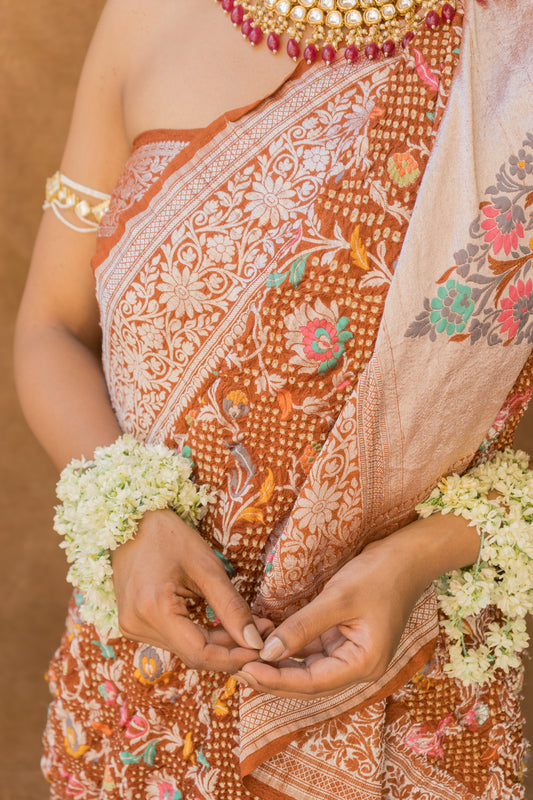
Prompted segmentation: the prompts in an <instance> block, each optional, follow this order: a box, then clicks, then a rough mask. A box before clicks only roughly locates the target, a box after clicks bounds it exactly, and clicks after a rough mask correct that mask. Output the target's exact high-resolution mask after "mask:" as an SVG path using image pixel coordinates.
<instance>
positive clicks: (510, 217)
mask: <svg viewBox="0 0 533 800" xmlns="http://www.w3.org/2000/svg"><path fill="white" fill-rule="evenodd" d="M481 211H482V213H483V214H484V215H485V217H486V219H485V220H483V222H482V223H481V227H482V228H483V230H485V231H487V233H486V234H485V236H484V239H485V241H486V242H492V250H493V252H494V255H495V256H497V255H498V253H499V252H500V250H501V249H502V247H503V250H504V252H505V255H506V256H508V255H509V253H510V252H511V248H512V249H513V250H516V248H517V247H518V239H519V238H520V239H523V238H524V227H523V223H524V222H525V214H524V212H523V210H522V209H521V208H520V206H518V205H513V204H512V203H511V201H510V200H509V198H508V197H498V198H497V200H495V201H494V204H493V205H486V206H484V207H483V208H482V209H481Z"/></svg>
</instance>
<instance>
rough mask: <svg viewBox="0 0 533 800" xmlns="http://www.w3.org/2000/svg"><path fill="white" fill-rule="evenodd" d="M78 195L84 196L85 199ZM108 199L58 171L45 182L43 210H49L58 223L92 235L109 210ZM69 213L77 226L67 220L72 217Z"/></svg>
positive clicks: (101, 193) (106, 196)
mask: <svg viewBox="0 0 533 800" xmlns="http://www.w3.org/2000/svg"><path fill="white" fill-rule="evenodd" d="M80 194H83V195H86V196H87V199H85V198H83V197H80ZM110 199H111V198H110V195H108V194H104V193H103V192H97V191H96V190H95V189H90V188H89V187H87V186H82V184H81V183H76V182H75V181H72V180H70V178H67V177H66V176H65V175H62V174H61V172H59V171H58V172H56V173H55V175H52V177H51V178H48V180H47V181H46V199H45V202H44V205H43V209H45V210H46V209H47V208H51V209H52V211H53V212H54V214H55V215H56V217H57V218H58V219H59V220H60V222H63V223H64V224H65V225H67V226H68V227H69V228H71V229H72V230H74V231H79V232H80V233H93V232H94V231H95V230H96V229H97V228H98V225H99V224H100V221H101V219H102V217H103V216H104V214H105V213H106V211H107V209H108V208H109V201H110ZM94 200H95V201H96V202H95V203H93V202H92V201H94ZM69 212H73V214H74V215H75V217H76V219H77V220H79V224H78V222H73V221H71V219H69V218H68V217H69V216H72V214H70V213H69Z"/></svg>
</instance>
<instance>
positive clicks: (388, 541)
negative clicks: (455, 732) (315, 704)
mask: <svg viewBox="0 0 533 800" xmlns="http://www.w3.org/2000/svg"><path fill="white" fill-rule="evenodd" d="M478 550H479V537H478V534H477V532H476V531H475V529H474V528H471V527H469V526H468V524H467V522H466V520H464V519H462V518H457V517H442V516H440V515H436V516H435V517H431V518H429V519H427V520H418V521H417V522H415V523H413V524H411V525H408V526H406V527H405V528H403V529H402V530H400V531H398V532H397V533H395V534H393V535H391V536H388V537H387V538H385V539H382V540H380V541H378V542H374V543H372V544H370V545H368V546H367V547H366V548H365V549H364V550H363V551H362V552H361V553H360V554H359V555H358V556H357V557H356V558H353V559H352V560H351V561H349V562H348V563H347V564H346V565H345V566H344V567H342V568H341V569H340V570H339V571H338V572H337V573H336V574H335V575H334V576H333V578H331V579H330V580H329V581H328V582H327V583H326V585H325V586H324V589H323V590H322V592H321V593H320V594H319V595H318V596H317V597H316V598H315V599H314V600H312V601H311V602H310V603H308V605H306V606H305V607H304V608H302V609H301V610H300V611H297V612H296V613H295V614H293V615H292V616H290V617H289V618H288V619H286V620H285V621H284V622H282V623H281V624H280V625H279V626H278V628H277V629H276V630H275V631H273V633H272V634H271V635H270V636H269V637H268V639H267V641H266V643H265V647H264V648H263V650H262V651H261V652H260V657H261V659H262V660H263V662H264V661H269V662H277V663H269V664H266V663H262V662H261V661H257V662H254V663H249V664H247V665H246V667H245V668H244V669H243V670H242V671H241V672H239V674H238V675H237V677H238V678H239V679H241V680H242V681H243V682H245V683H247V684H248V685H249V686H251V687H252V688H254V689H256V690H257V691H262V692H266V693H268V694H274V695H280V696H283V697H299V698H304V699H310V698H312V697H317V696H324V695H328V694H331V693H333V692H335V691H339V690H341V689H343V688H346V687H348V686H350V685H352V684H354V683H362V682H366V681H374V680H377V679H379V678H381V677H382V676H383V674H384V673H385V671H386V669H387V666H388V664H389V663H390V661H391V659H392V657H393V655H394V652H395V650H396V648H397V646H398V643H399V641H400V638H401V636H402V633H403V630H404V628H405V625H406V623H407V621H408V619H409V616H410V614H411V611H412V609H413V606H414V605H415V603H416V601H417V600H418V598H419V597H420V595H421V594H422V593H423V591H424V589H425V588H426V587H427V586H428V585H429V583H430V582H431V581H432V580H433V579H434V578H436V577H437V576H438V575H441V574H442V573H443V572H447V571H448V570H450V569H455V568H458V567H459V566H466V565H467V564H469V563H472V562H473V561H474V560H475V558H476V556H477V552H478ZM290 656H295V657H296V659H297V660H294V659H291V658H290Z"/></svg>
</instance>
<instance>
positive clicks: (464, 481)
mask: <svg viewBox="0 0 533 800" xmlns="http://www.w3.org/2000/svg"><path fill="white" fill-rule="evenodd" d="M528 465H529V456H528V455H527V454H526V453H524V452H522V451H516V452H515V451H513V450H512V449H511V448H507V449H506V450H505V451H503V452H499V453H496V454H495V455H494V456H493V457H492V458H491V459H490V460H489V461H486V462H485V463H483V464H480V465H479V466H477V467H475V468H473V469H471V470H469V471H468V472H467V473H466V474H465V475H463V476H459V475H457V474H454V475H450V476H449V477H446V478H443V479H442V480H441V481H440V482H439V484H438V486H437V487H436V488H435V489H434V490H433V491H432V493H431V494H430V495H429V497H428V498H427V500H425V501H424V502H423V503H420V504H419V505H418V506H417V507H416V510H417V512H418V514H419V515H420V516H421V517H429V516H430V515H431V514H434V513H435V512H440V513H442V514H450V513H453V514H456V515H460V516H463V517H465V518H466V519H468V520H471V524H472V525H475V526H476V527H477V530H478V532H479V534H480V537H481V547H480V553H479V557H478V560H477V561H476V563H475V564H473V565H472V566H470V567H467V568H464V569H459V570H454V571H453V572H449V573H447V574H446V575H443V576H442V577H441V578H440V579H439V580H438V581H436V582H435V586H436V591H437V599H438V602H439V606H440V608H441V610H442V611H443V613H444V614H445V616H446V619H445V621H444V623H443V627H444V629H445V631H446V633H447V635H448V636H449V638H450V639H451V640H452V642H453V644H451V646H450V661H449V663H448V664H447V665H446V667H445V670H446V671H447V672H448V673H449V674H451V675H452V676H453V677H456V678H458V679H460V680H461V681H463V682H464V683H467V684H470V683H484V682H485V681H486V680H487V679H488V678H490V677H491V675H492V674H493V673H494V671H495V670H496V669H502V670H503V671H504V672H507V671H508V670H509V669H510V668H513V667H518V666H519V665H520V659H519V658H518V654H519V653H520V652H522V651H523V650H524V649H525V648H526V647H527V645H528V641H529V637H528V634H527V632H526V623H525V616H526V614H527V613H528V612H531V611H532V610H533V471H531V470H529V468H528ZM491 491H496V492H498V493H499V495H501V496H499V497H498V498H497V499H490V500H489V498H488V495H489V492H491ZM487 606H495V607H496V608H497V609H499V610H500V612H501V615H502V621H501V624H500V623H498V622H493V623H491V624H490V625H489V633H488V634H487V635H486V637H485V642H484V643H483V644H481V645H479V646H478V647H476V648H470V649H467V647H466V644H465V637H464V633H463V620H464V618H465V617H471V616H474V615H475V614H478V613H479V612H480V611H481V610H482V609H484V608H486V607H487Z"/></svg>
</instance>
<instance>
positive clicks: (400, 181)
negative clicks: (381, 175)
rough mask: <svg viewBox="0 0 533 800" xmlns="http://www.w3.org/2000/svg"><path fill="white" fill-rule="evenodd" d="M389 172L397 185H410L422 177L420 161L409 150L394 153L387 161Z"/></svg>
mask: <svg viewBox="0 0 533 800" xmlns="http://www.w3.org/2000/svg"><path fill="white" fill-rule="evenodd" d="M387 172H388V173H389V175H390V178H391V180H392V182H393V183H395V184H396V186H402V187H403V186H410V185H411V184H412V183H414V182H415V181H416V180H417V178H419V177H420V169H419V167H418V162H417V161H416V159H415V158H414V157H413V156H412V155H411V153H410V152H409V151H408V150H407V151H406V152H405V153H394V154H393V155H392V156H391V157H390V158H389V160H388V161H387Z"/></svg>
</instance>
